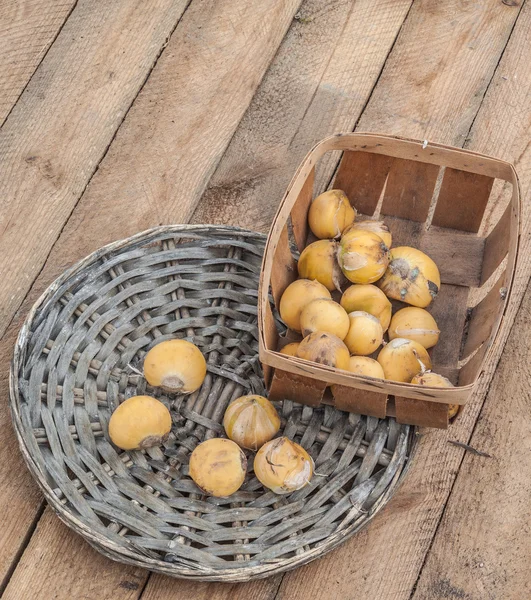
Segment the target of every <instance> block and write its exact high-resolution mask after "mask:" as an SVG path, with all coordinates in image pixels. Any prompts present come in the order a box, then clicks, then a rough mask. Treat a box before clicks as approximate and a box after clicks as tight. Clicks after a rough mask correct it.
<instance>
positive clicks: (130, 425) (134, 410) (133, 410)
mask: <svg viewBox="0 0 531 600" xmlns="http://www.w3.org/2000/svg"><path fill="white" fill-rule="evenodd" d="M170 429H171V415H170V411H169V410H168V409H167V408H166V406H165V405H164V404H163V403H162V402H160V401H159V400H157V399H156V398H152V397H151V396H133V397H132V398H128V399H127V400H125V401H124V402H122V403H121V404H120V406H118V408H117V409H116V410H115V411H114V412H113V413H112V415H111V418H110V420H109V436H110V438H111V440H112V442H113V444H114V445H115V446H118V448H121V449H122V450H136V449H144V448H151V447H152V446H158V445H160V444H162V443H163V442H164V441H165V440H166V438H167V437H168V434H169V433H170Z"/></svg>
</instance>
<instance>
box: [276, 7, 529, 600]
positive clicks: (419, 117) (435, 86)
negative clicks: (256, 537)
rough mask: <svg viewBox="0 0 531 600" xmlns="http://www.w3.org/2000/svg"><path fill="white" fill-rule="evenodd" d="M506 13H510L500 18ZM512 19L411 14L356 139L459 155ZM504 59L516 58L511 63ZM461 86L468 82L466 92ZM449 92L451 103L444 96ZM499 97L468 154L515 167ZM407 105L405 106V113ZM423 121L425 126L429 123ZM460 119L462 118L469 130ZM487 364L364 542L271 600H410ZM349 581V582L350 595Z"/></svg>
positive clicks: (470, 10)
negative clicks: (414, 143) (431, 143)
mask: <svg viewBox="0 0 531 600" xmlns="http://www.w3.org/2000/svg"><path fill="white" fill-rule="evenodd" d="M447 10H449V11H452V17H451V18H448V14H449V13H446V11H447ZM511 10H512V11H513V12H512V13H511V15H510V18H508V15H509V12H508V11H511ZM474 13H475V14H474ZM517 14H518V10H515V9H514V8H512V9H511V8H510V7H507V6H504V5H500V4H498V3H495V2H486V3H482V4H481V6H479V5H475V6H472V5H466V6H464V5H461V4H459V8H458V7H457V5H454V3H452V2H450V3H445V4H444V6H443V5H442V4H437V5H434V4H432V3H425V2H421V3H419V4H418V5H417V4H415V5H414V6H413V8H412V10H411V12H410V15H409V17H408V20H407V21H406V24H405V25H404V28H403V30H402V32H401V35H400V36H399V38H398V40H397V43H396V45H395V48H394V49H393V52H392V53H391V56H390V57H389V60H388V61H387V63H386V68H385V69H384V72H383V74H382V77H381V78H380V81H379V83H378V86H377V88H376V90H375V92H374V94H373V97H372V99H371V101H370V102H369V105H368V107H367V109H366V111H365V113H364V115H363V116H362V118H361V119H360V125H359V127H360V129H364V130H377V131H378V130H379V131H382V130H385V131H390V132H392V133H396V134H400V133H401V134H407V135H411V136H417V137H420V138H428V139H436V140H437V141H441V142H448V143H452V142H453V143H456V144H458V143H459V140H460V144H461V145H462V143H463V142H464V138H459V137H458V136H455V135H454V134H455V131H458V132H459V131H462V132H468V127H470V125H471V123H472V119H473V114H471V113H469V112H468V111H469V106H470V104H473V105H474V106H475V107H476V110H477V108H478V107H479V103H480V98H477V97H476V96H475V94H476V93H478V94H480V95H482V94H483V92H484V89H485V79H487V80H488V79H489V78H490V77H491V75H492V73H493V71H494V69H495V68H496V65H497V64H498V61H499V58H500V55H501V52H502V50H503V46H504V41H503V40H507V36H508V35H509V33H510V31H511V28H512V25H513V23H514V19H515V18H516V16H517ZM504 19H506V20H505V26H504V27H505V28H504V29H503V31H502V30H500V31H499V36H500V37H498V38H497V39H496V40H494V38H493V37H492V35H493V29H496V28H497V27H500V26H501V25H500V24H501V21H503V20H504ZM495 21H496V23H494V22H495ZM421 23H422V25H421ZM421 27H422V30H423V31H426V32H430V33H429V35H428V34H426V35H425V36H423V35H419V30H420V28H421ZM526 28H527V31H526ZM516 35H518V36H519V41H517V42H515V43H513V44H509V46H508V48H507V50H506V52H505V56H504V60H502V61H501V63H500V66H499V67H498V71H497V73H500V76H501V74H504V75H505V73H506V69H507V66H508V65H510V67H511V74H512V75H513V76H515V80H514V81H517V80H518V81H519V84H518V86H520V85H521V86H522V88H520V87H519V91H518V94H517V99H518V104H517V107H518V110H517V112H518V113H519V114H528V113H529V112H531V111H530V109H531V106H530V100H529V95H527V96H526V92H525V90H526V89H527V90H528V89H529V87H528V83H527V82H528V81H529V74H528V73H524V69H525V68H526V67H525V65H526V64H527V63H526V61H529V60H530V58H531V57H530V56H529V48H530V46H529V44H528V45H527V50H524V48H525V45H524V44H525V38H526V36H528V35H529V20H528V18H527V16H525V18H523V19H522V21H521V22H520V21H519V22H518V23H517V25H516V27H515V30H514V34H513V37H514V36H516ZM471 37H474V39H475V40H476V43H477V45H475V50H474V51H471V50H470V49H469V48H467V45H466V44H467V42H468V41H469V40H470V39H471ZM500 38H501V41H500ZM483 40H484V43H482V41H483ZM498 42H499V44H498ZM421 45H422V48H421ZM467 52H468V54H467ZM395 53H396V56H395ZM511 53H514V54H513V56H512V58H511V59H509V54H511ZM480 54H481V56H480ZM420 55H422V56H426V57H427V63H428V64H429V65H431V66H430V70H429V79H430V83H429V85H422V86H421V89H420V90H419V91H417V89H416V87H415V86H412V81H416V80H417V78H418V77H419V76H420V74H422V72H424V74H425V78H424V81H427V79H426V77H427V76H428V73H426V69H427V67H426V65H425V64H422V63H421V64H419V61H418V60H417V59H416V57H418V56H420ZM465 56H466V57H467V60H466V61H465V60H464V59H465ZM414 57H415V58H414ZM443 64H448V65H451V66H450V67H448V68H447V69H443V68H440V67H438V66H437V65H443ZM405 65H408V68H406V66H405ZM463 79H466V82H465V84H464V85H463ZM495 80H496V78H495ZM503 81H505V80H503ZM419 83H421V82H419ZM513 85H514V86H516V84H513ZM457 88H459V89H460V91H459V93H457V92H454V91H452V90H456V89H457ZM461 88H462V89H461ZM500 92H501V90H499V89H498V86H493V87H492V88H491V89H490V90H489V94H487V99H488V103H487V104H486V106H485V108H484V109H482V110H481V111H480V113H479V115H478V116H477V118H476V120H475V122H474V127H473V130H472V135H474V134H476V135H478V136H480V137H482V138H483V140H484V143H483V144H481V145H479V144H478V146H476V145H475V144H472V143H471V144H470V145H469V147H470V148H471V149H474V150H478V151H480V152H487V153H490V154H495V155H497V156H500V157H502V158H505V159H506V160H512V161H514V160H515V159H517V158H518V156H519V155H520V154H521V153H522V151H523V149H524V148H525V145H526V144H527V143H528V139H527V134H526V133H525V131H527V129H526V128H525V127H523V128H522V129H519V130H518V131H517V126H516V123H517V122H518V117H517V116H516V114H515V115H514V117H511V120H512V118H514V119H515V121H514V124H513V123H511V125H510V126H509V127H508V128H505V127H504V125H503V123H504V119H505V118H507V113H506V112H505V116H504V115H503V113H502V106H503V102H504V101H505V102H506V101H508V100H509V99H508V98H507V97H506V96H505V93H504V94H503V96H504V98H503V100H502V97H498V98H497V99H496V100H495V98H496V96H497V95H498V94H500ZM489 96H490V98H489ZM410 98H411V104H408V99H410ZM498 103H500V105H498ZM394 106H399V107H400V113H399V114H398V111H396V112H397V114H394V116H392V117H391V115H390V114H388V111H389V112H393V113H394V112H395V111H393V107H394ZM487 107H488V108H487ZM505 110H506V109H505ZM515 112H516V111H515ZM428 114H431V115H433V118H429V119H427V118H426V115H428ZM496 115H497V116H496ZM465 116H467V117H468V125H466V122H465V120H464V118H465ZM395 117H396V119H395ZM496 121H497V123H495V122H496ZM493 127H495V132H492V133H493V134H494V135H495V137H496V138H497V139H496V140H492V139H490V140H488V142H494V143H488V142H487V139H485V138H488V134H489V132H491V130H492V128H493ZM461 135H465V136H466V135H467V133H464V134H461ZM483 136H485V137H483ZM524 172H525V182H526V183H525V189H526V192H527V190H528V189H529V183H530V182H531V173H530V172H529V157H527V164H526V166H525V168H524V169H523V170H521V172H520V176H521V178H522V180H523V178H524ZM522 183H524V182H523V181H522ZM525 278H526V279H527V276H526V277H525ZM495 364H496V361H494V362H493V363H491V365H490V367H489V370H488V371H487V372H486V373H485V376H484V379H483V381H482V383H481V386H480V387H479V389H478V392H477V394H475V396H474V397H473V399H472V400H471V401H470V402H469V404H467V405H466V406H465V407H464V410H463V412H462V413H461V415H460V416H459V418H458V419H457V421H456V422H455V423H454V424H453V425H452V426H451V427H450V428H449V429H448V430H447V431H446V432H443V431H433V430H427V431H426V432H424V433H423V435H422V436H421V438H420V440H419V442H420V443H419V447H418V449H417V453H416V457H415V466H414V467H413V468H412V470H411V471H410V472H409V474H408V477H407V479H406V480H405V481H404V485H403V486H402V488H401V489H400V490H399V491H398V493H397V494H396V496H395V497H394V498H393V499H392V500H391V502H390V503H389V505H388V507H387V508H386V510H385V511H383V513H382V514H379V515H377V516H376V518H375V519H374V521H373V522H372V524H371V526H370V527H369V528H368V529H367V530H366V531H365V532H364V533H361V534H360V535H358V536H356V537H355V538H354V539H352V540H350V541H349V542H347V543H346V544H345V545H344V546H343V547H342V548H340V549H338V550H337V551H335V552H334V553H332V554H330V555H329V556H327V557H324V558H323V559H322V560H320V561H318V562H316V563H313V564H311V565H308V566H307V567H304V568H302V569H300V570H298V571H296V572H294V573H290V574H288V575H286V576H285V577H284V579H283V582H282V585H281V587H280V590H279V594H278V598H279V599H286V600H287V599H288V598H289V600H299V599H303V598H304V599H305V598H314V599H320V598H326V599H331V598H332V599H336V598H338V599H339V598H353V597H355V598H357V599H359V600H372V599H373V598H379V599H382V600H387V599H389V600H391V599H392V600H400V599H404V600H406V599H409V597H410V594H411V590H412V588H413V586H414V584H415V581H416V578H417V575H418V573H419V571H420V569H421V568H422V564H423V561H424V557H425V555H426V552H427V551H428V549H429V546H430V541H431V539H432V537H433V535H434V532H435V531H436V527H437V524H438V522H439V519H440V515H441V513H442V510H443V508H444V505H445V502H446V500H447V498H448V495H449V493H450V490H451V487H452V483H453V481H454V478H455V474H456V472H457V470H458V468H459V464H460V461H461V459H462V456H463V451H462V450H460V449H458V448H456V447H453V446H450V445H449V444H448V443H447V440H448V439H458V440H461V439H462V440H465V441H466V440H468V438H469V435H470V432H471V431H472V429H473V426H474V423H475V421H476V419H477V416H478V414H479V410H480V407H481V404H482V398H483V396H484V394H485V391H486V389H487V387H488V381H489V379H490V377H491V376H492V373H493V371H494V368H495ZM390 540H392V542H390ZM383 554H385V555H386V560H385V561H382V560H381V557H382V555H383ZM338 574H341V575H340V576H339V575H338ZM353 581H355V582H356V585H355V587H354V586H353V585H352V582H353ZM426 598H430V597H429V596H428V597H426ZM433 598H434V599H435V598H437V596H433ZM419 600H420V598H419ZM422 600H424V598H423V599H422ZM430 600H431V598H430Z"/></svg>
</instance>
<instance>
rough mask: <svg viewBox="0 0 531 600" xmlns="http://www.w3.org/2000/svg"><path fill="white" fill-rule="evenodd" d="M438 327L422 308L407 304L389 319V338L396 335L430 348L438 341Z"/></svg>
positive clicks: (393, 337) (392, 338)
mask: <svg viewBox="0 0 531 600" xmlns="http://www.w3.org/2000/svg"><path fill="white" fill-rule="evenodd" d="M440 333H441V332H440V331H439V328H438V327H437V323H436V322H435V319H434V318H433V317H432V316H431V315H430V313H429V312H428V311H426V310H424V309H423V308H417V307H416V306H408V307H407V308H402V309H401V310H399V311H397V312H396V313H395V314H394V315H393V318H392V319H391V325H390V327H389V339H391V340H394V339H395V338H397V337H401V338H406V339H407V340H414V341H415V342H418V343H419V344H422V346H424V348H432V347H433V346H435V344H436V343H437V342H438V341H439V335H440Z"/></svg>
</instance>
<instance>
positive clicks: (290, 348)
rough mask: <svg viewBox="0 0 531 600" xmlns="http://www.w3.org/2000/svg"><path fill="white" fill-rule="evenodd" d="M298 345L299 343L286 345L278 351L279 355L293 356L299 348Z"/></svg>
mask: <svg viewBox="0 0 531 600" xmlns="http://www.w3.org/2000/svg"><path fill="white" fill-rule="evenodd" d="M299 344H300V342H291V343H290V344H286V345H285V346H284V348H282V349H281V350H280V354H287V355H288V356H295V354H297V348H298V347H299Z"/></svg>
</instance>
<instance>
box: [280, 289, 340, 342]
mask: <svg viewBox="0 0 531 600" xmlns="http://www.w3.org/2000/svg"><path fill="white" fill-rule="evenodd" d="M317 298H331V296H330V292H329V291H328V290H327V289H326V287H325V286H324V285H323V284H322V283H319V282H318V281H316V280H310V279H297V281H294V282H293V283H290V285H288V287H287V288H286V290H285V291H284V293H283V294H282V298H280V304H279V312H280V318H281V319H282V320H283V321H284V323H286V325H287V326H288V327H289V328H290V329H293V331H300V330H301V322H300V319H301V312H302V309H303V308H304V307H305V306H306V305H307V304H308V303H309V302H311V301H312V300H316V299H317Z"/></svg>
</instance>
